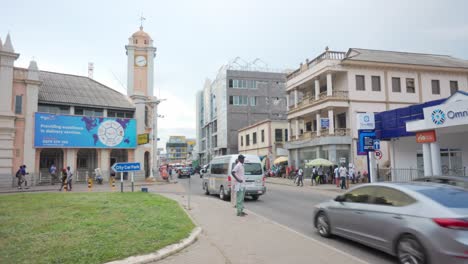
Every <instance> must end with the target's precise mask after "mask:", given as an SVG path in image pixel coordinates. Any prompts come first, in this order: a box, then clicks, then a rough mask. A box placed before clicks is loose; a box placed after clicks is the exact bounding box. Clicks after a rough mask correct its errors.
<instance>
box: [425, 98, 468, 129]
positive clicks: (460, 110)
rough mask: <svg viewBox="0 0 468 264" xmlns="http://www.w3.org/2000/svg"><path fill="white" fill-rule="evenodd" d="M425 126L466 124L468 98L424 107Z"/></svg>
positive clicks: (467, 122) (467, 123)
mask: <svg viewBox="0 0 468 264" xmlns="http://www.w3.org/2000/svg"><path fill="white" fill-rule="evenodd" d="M424 121H425V123H426V127H427V128H439V127H450V126H457V125H468V100H463V101H458V102H453V103H446V104H441V105H436V106H432V107H426V108H424Z"/></svg>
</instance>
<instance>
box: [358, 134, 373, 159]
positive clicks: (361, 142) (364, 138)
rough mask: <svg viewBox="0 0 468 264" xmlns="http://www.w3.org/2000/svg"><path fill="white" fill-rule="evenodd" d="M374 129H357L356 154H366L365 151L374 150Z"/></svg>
mask: <svg viewBox="0 0 468 264" xmlns="http://www.w3.org/2000/svg"><path fill="white" fill-rule="evenodd" d="M374 139H375V131H373V130H359V131H358V148H357V154H358V155H367V151H373V150H374Z"/></svg>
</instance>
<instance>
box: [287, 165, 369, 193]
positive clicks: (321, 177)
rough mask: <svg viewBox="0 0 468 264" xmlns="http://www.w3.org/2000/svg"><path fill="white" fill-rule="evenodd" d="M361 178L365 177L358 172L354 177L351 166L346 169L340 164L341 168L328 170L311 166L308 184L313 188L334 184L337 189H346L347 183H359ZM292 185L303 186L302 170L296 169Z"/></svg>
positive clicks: (353, 169) (336, 167) (354, 173)
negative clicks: (319, 185) (314, 186)
mask: <svg viewBox="0 0 468 264" xmlns="http://www.w3.org/2000/svg"><path fill="white" fill-rule="evenodd" d="M365 174H366V173H365ZM362 176H364V177H365V176H366V175H361V172H360V171H358V173H357V175H356V172H355V168H354V166H351V165H350V167H349V169H347V168H346V167H345V165H344V164H341V166H337V165H335V166H334V167H330V168H328V167H326V169H324V167H322V166H318V167H315V166H313V167H312V175H311V183H310V184H311V185H312V186H313V185H318V184H325V183H330V184H334V183H335V184H336V187H338V188H341V189H348V188H349V182H351V183H353V184H354V183H356V182H360V181H361V178H362ZM362 180H363V181H364V178H362ZM294 183H296V185H297V186H301V187H302V186H304V170H303V169H302V168H298V169H297V171H296V177H295V178H294Z"/></svg>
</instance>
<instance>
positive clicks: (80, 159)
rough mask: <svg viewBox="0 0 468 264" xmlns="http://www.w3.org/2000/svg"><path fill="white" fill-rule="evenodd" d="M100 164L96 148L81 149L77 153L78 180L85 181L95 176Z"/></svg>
mask: <svg viewBox="0 0 468 264" xmlns="http://www.w3.org/2000/svg"><path fill="white" fill-rule="evenodd" d="M97 166H98V162H97V151H96V149H80V150H78V153H77V154H76V181H85V180H86V177H88V176H89V177H93V175H94V174H93V173H94V169H96V168H97Z"/></svg>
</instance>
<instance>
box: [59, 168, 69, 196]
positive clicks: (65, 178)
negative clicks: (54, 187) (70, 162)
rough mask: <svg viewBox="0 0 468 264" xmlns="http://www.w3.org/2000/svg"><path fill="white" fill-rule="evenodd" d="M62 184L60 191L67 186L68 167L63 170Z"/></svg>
mask: <svg viewBox="0 0 468 264" xmlns="http://www.w3.org/2000/svg"><path fill="white" fill-rule="evenodd" d="M61 180H62V184H61V186H60V189H59V191H62V189H63V186H65V189H66V188H67V169H63V170H62V179H61Z"/></svg>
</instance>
